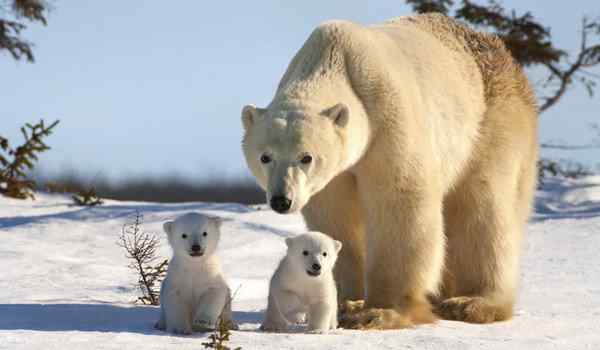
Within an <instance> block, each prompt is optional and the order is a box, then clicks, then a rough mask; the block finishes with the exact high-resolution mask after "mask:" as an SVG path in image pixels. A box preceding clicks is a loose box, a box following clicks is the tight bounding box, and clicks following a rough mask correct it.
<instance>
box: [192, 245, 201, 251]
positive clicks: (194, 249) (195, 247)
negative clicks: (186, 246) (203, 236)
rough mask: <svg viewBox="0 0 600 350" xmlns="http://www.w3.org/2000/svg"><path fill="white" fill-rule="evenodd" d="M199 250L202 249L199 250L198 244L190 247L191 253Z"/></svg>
mask: <svg viewBox="0 0 600 350" xmlns="http://www.w3.org/2000/svg"><path fill="white" fill-rule="evenodd" d="M201 249H202V248H201V247H200V245H198V244H194V245H193V246H192V251H193V252H199V251H200V250H201Z"/></svg>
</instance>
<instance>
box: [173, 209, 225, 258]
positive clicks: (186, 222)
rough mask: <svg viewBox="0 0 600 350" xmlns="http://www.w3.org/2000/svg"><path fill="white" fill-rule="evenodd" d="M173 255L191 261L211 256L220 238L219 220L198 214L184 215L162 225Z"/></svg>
mask: <svg viewBox="0 0 600 350" xmlns="http://www.w3.org/2000/svg"><path fill="white" fill-rule="evenodd" d="M163 228H164V230H165V232H166V233H167V236H168V238H169V244H170V245H171V248H172V249H173V254H174V255H177V256H180V257H185V258H192V259H199V258H201V257H209V256H211V255H212V254H213V253H214V252H215V250H216V249H217V244H218V243H219V238H220V236H221V219H220V218H216V217H212V216H207V215H202V214H198V213H188V214H184V215H182V216H180V217H178V218H176V219H175V220H174V221H168V222H165V223H164V225H163Z"/></svg>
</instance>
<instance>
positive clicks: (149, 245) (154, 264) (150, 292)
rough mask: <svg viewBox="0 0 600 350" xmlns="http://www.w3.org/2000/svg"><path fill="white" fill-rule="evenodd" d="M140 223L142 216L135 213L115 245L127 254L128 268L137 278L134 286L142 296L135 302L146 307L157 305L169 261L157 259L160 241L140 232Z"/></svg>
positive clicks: (152, 235) (151, 235) (153, 236)
mask: <svg viewBox="0 0 600 350" xmlns="http://www.w3.org/2000/svg"><path fill="white" fill-rule="evenodd" d="M142 221H143V217H142V215H141V214H140V212H139V211H136V213H135V216H134V218H133V221H132V222H131V223H128V224H125V225H124V226H123V230H122V231H121V235H120V236H119V240H118V242H117V244H118V245H119V246H120V247H122V248H124V249H125V251H126V252H127V253H126V256H127V258H129V259H130V263H129V267H130V268H131V269H132V270H134V271H135V272H136V274H137V276H138V280H137V283H136V285H137V287H138V288H139V290H140V292H141V293H142V296H140V297H138V298H137V300H136V301H137V302H140V303H142V304H147V305H159V304H160V297H159V295H160V283H161V282H162V280H163V279H164V278H165V276H166V274H167V266H168V264H169V261H168V260H162V259H160V258H159V257H158V255H157V250H158V248H159V246H160V241H159V239H158V237H157V236H156V235H154V234H151V233H146V232H144V231H143V230H142Z"/></svg>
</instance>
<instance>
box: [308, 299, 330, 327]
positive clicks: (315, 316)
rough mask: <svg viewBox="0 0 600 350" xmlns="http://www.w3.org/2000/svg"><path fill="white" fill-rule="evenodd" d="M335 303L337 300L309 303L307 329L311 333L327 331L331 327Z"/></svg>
mask: <svg viewBox="0 0 600 350" xmlns="http://www.w3.org/2000/svg"><path fill="white" fill-rule="evenodd" d="M336 305H337V301H335V302H333V303H331V302H329V303H328V302H320V303H316V304H313V305H310V306H309V311H308V331H309V332H311V333H327V332H328V331H329V330H331V329H333V325H332V324H331V323H332V318H333V315H335V314H336V313H337V312H336V310H337V308H336ZM336 317H337V315H336ZM336 323H337V322H336Z"/></svg>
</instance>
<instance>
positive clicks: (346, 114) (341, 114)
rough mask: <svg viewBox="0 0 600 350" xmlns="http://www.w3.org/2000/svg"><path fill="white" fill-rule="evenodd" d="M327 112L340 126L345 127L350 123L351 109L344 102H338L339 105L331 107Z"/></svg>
mask: <svg viewBox="0 0 600 350" xmlns="http://www.w3.org/2000/svg"><path fill="white" fill-rule="evenodd" d="M325 113H326V114H327V116H328V117H329V118H331V120H332V121H333V122H334V123H335V125H337V126H339V127H342V128H343V127H345V126H346V125H347V124H348V119H349V118H350V110H349V109H348V106H346V105H345V104H343V103H338V104H337V105H335V106H333V107H331V108H329V109H328V110H327V111H326V112H325Z"/></svg>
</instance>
